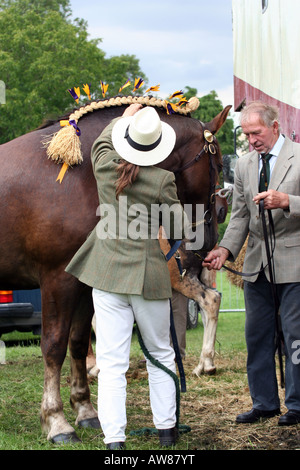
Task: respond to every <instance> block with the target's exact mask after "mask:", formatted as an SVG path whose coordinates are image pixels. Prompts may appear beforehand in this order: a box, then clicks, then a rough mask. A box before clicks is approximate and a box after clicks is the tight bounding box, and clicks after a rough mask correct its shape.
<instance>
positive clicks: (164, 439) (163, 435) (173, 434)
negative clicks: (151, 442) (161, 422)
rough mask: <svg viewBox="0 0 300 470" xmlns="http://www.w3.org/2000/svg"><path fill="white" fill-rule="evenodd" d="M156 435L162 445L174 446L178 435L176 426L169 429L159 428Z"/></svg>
mask: <svg viewBox="0 0 300 470" xmlns="http://www.w3.org/2000/svg"><path fill="white" fill-rule="evenodd" d="M158 437H159V443H160V445H161V446H162V447H170V446H174V445H175V444H176V441H177V439H178V437H179V433H178V429H177V428H176V427H174V428H170V429H159V430H158Z"/></svg>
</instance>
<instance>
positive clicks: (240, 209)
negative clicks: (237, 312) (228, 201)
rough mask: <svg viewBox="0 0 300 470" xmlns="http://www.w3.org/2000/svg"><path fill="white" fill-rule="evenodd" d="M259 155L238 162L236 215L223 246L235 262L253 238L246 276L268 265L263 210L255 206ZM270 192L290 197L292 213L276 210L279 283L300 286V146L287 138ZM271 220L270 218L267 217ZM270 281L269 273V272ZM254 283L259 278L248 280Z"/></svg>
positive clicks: (275, 256)
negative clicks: (296, 283) (260, 212)
mask: <svg viewBox="0 0 300 470" xmlns="http://www.w3.org/2000/svg"><path fill="white" fill-rule="evenodd" d="M258 158H259V156H258V153H257V152H256V151H253V152H250V153H248V154H246V155H244V156H242V157H241V158H239V160H238V161H237V164H236V169H235V180H234V192H233V204H232V214H231V218H230V222H229V224H228V227H227V230H226V232H225V234H224V237H223V239H222V241H221V242H220V244H219V245H220V246H223V247H225V248H227V249H228V250H229V251H230V253H231V256H230V257H229V260H230V261H234V260H235V259H236V257H237V255H238V254H239V251H240V249H241V248H242V246H243V244H244V242H245V240H246V238H247V235H248V234H249V240H248V247H247V251H246V255H245V261H244V267H243V272H245V273H254V272H256V271H259V270H260V268H261V266H262V264H263V266H265V265H266V264H267V257H266V250H265V243H264V238H263V230H262V221H261V216H260V214H259V207H258V206H257V205H256V204H255V203H254V202H253V197H254V196H255V195H256V194H257V193H258ZM269 189H274V190H276V191H280V192H284V193H287V194H289V201H290V205H289V210H282V209H274V210H272V216H273V220H274V226H275V234H276V244H275V250H274V266H275V282H277V283H286V282H300V144H297V143H294V142H292V141H291V140H290V139H288V138H285V142H284V144H283V147H282V149H281V151H280V154H279V155H278V157H277V160H276V164H275V166H274V169H273V172H272V175H271V179H270V184H269ZM266 218H267V219H268V217H267V216H266ZM265 272H266V275H267V277H268V278H269V273H268V269H266V270H265ZM244 279H245V280H248V281H250V282H254V281H255V280H256V279H257V275H255V276H251V277H244Z"/></svg>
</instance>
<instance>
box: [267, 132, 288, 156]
mask: <svg viewBox="0 0 300 470" xmlns="http://www.w3.org/2000/svg"><path fill="white" fill-rule="evenodd" d="M283 144H284V135H282V134H280V135H279V137H278V139H277V141H276V143H275V145H274V147H273V148H272V149H271V150H270V152H268V153H270V154H271V155H273V156H274V157H278V155H279V153H280V151H281V149H282V146H283Z"/></svg>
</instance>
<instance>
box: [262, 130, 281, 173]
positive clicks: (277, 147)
mask: <svg viewBox="0 0 300 470" xmlns="http://www.w3.org/2000/svg"><path fill="white" fill-rule="evenodd" d="M284 139H285V137H284V135H282V134H280V136H279V137H278V139H277V141H276V144H275V145H274V147H273V148H272V149H271V150H270V151H269V152H268V153H270V154H271V155H272V157H271V158H270V160H269V163H270V178H271V175H272V171H273V168H274V166H275V163H276V160H277V157H278V155H279V153H280V150H281V148H282V146H283V144H284ZM261 168H262V160H261V156H260V158H259V171H258V177H259V175H260V171H261Z"/></svg>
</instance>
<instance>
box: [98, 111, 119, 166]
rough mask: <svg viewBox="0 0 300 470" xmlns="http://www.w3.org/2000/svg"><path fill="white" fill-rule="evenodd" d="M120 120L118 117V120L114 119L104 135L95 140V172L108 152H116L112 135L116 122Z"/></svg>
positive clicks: (103, 132)
mask: <svg viewBox="0 0 300 470" xmlns="http://www.w3.org/2000/svg"><path fill="white" fill-rule="evenodd" d="M119 119H121V118H120V117H118V118H115V119H113V120H112V121H111V123H110V124H109V125H108V126H107V127H106V128H105V129H104V130H103V131H102V133H101V134H100V135H99V137H98V138H97V139H96V140H95V142H94V144H93V146H92V150H91V160H92V165H93V169H94V172H95V169H96V166H97V164H98V163H99V162H100V160H101V158H102V157H104V156H105V155H106V154H107V153H108V152H111V151H114V146H113V144H112V138H111V134H112V129H113V127H114V125H115V123H116V121H118V120H119Z"/></svg>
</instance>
